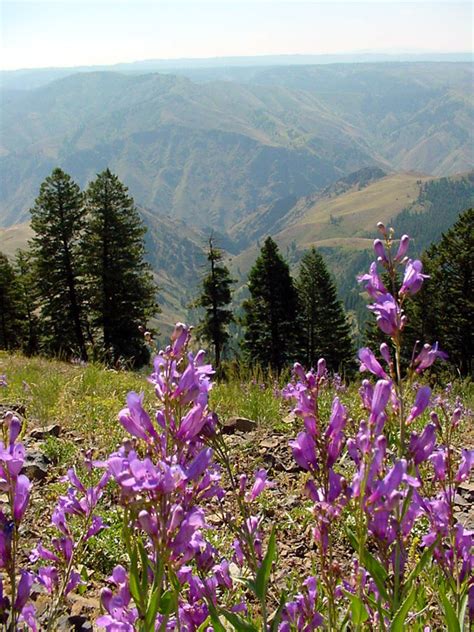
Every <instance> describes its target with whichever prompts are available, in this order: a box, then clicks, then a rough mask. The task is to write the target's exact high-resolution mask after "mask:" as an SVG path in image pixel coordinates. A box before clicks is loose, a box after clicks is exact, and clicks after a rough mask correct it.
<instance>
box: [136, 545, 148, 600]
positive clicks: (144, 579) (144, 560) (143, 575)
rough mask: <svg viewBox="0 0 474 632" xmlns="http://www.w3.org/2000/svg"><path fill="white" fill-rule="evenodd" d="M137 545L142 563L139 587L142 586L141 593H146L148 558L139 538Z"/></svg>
mask: <svg viewBox="0 0 474 632" xmlns="http://www.w3.org/2000/svg"><path fill="white" fill-rule="evenodd" d="M137 547H138V552H139V554H140V559H141V563H142V572H141V582H140V583H141V588H142V595H146V594H147V593H148V567H149V565H150V560H149V559H148V555H147V552H146V549H145V547H144V545H143V542H142V540H141V539H140V540H138V542H137Z"/></svg>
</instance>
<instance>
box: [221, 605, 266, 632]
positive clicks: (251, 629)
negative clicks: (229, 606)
mask: <svg viewBox="0 0 474 632" xmlns="http://www.w3.org/2000/svg"><path fill="white" fill-rule="evenodd" d="M221 613H222V615H223V616H224V617H225V618H226V619H227V621H228V622H229V623H231V624H232V625H233V626H234V630H237V632H258V628H256V627H255V626H254V625H253V624H252V623H248V622H247V621H245V619H242V617H239V615H238V614H235V612H229V611H228V610H221Z"/></svg>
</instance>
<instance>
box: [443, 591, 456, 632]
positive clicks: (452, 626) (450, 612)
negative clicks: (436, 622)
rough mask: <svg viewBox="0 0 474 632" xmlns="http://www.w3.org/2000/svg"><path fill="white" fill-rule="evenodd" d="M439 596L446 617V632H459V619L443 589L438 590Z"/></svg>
mask: <svg viewBox="0 0 474 632" xmlns="http://www.w3.org/2000/svg"><path fill="white" fill-rule="evenodd" d="M439 596H440V598H441V603H442V604H443V610H444V615H445V617H446V625H447V630H448V632H461V626H460V625H459V619H458V617H457V615H456V611H455V610H454V608H453V606H452V605H451V602H450V601H449V599H448V597H447V595H446V593H445V591H444V590H442V589H441V590H440V592H439Z"/></svg>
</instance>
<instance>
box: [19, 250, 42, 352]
mask: <svg viewBox="0 0 474 632" xmlns="http://www.w3.org/2000/svg"><path fill="white" fill-rule="evenodd" d="M14 268H15V273H16V278H17V285H18V290H19V296H20V300H21V309H22V311H23V313H24V315H25V332H24V341H23V351H24V352H25V353H26V354H27V355H33V354H35V353H37V352H38V344H39V323H38V317H37V315H36V309H37V307H38V296H37V289H36V278H35V272H34V267H33V266H32V257H31V253H30V252H28V251H27V250H18V251H17V253H16V256H15V264H14Z"/></svg>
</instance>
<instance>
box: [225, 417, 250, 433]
mask: <svg viewBox="0 0 474 632" xmlns="http://www.w3.org/2000/svg"><path fill="white" fill-rule="evenodd" d="M256 429H257V422H256V421H253V420H252V419H247V418H246V417H229V419H227V420H226V421H224V423H223V424H222V432H223V433H224V434H234V432H237V431H239V432H252V431H253V430H256Z"/></svg>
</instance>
